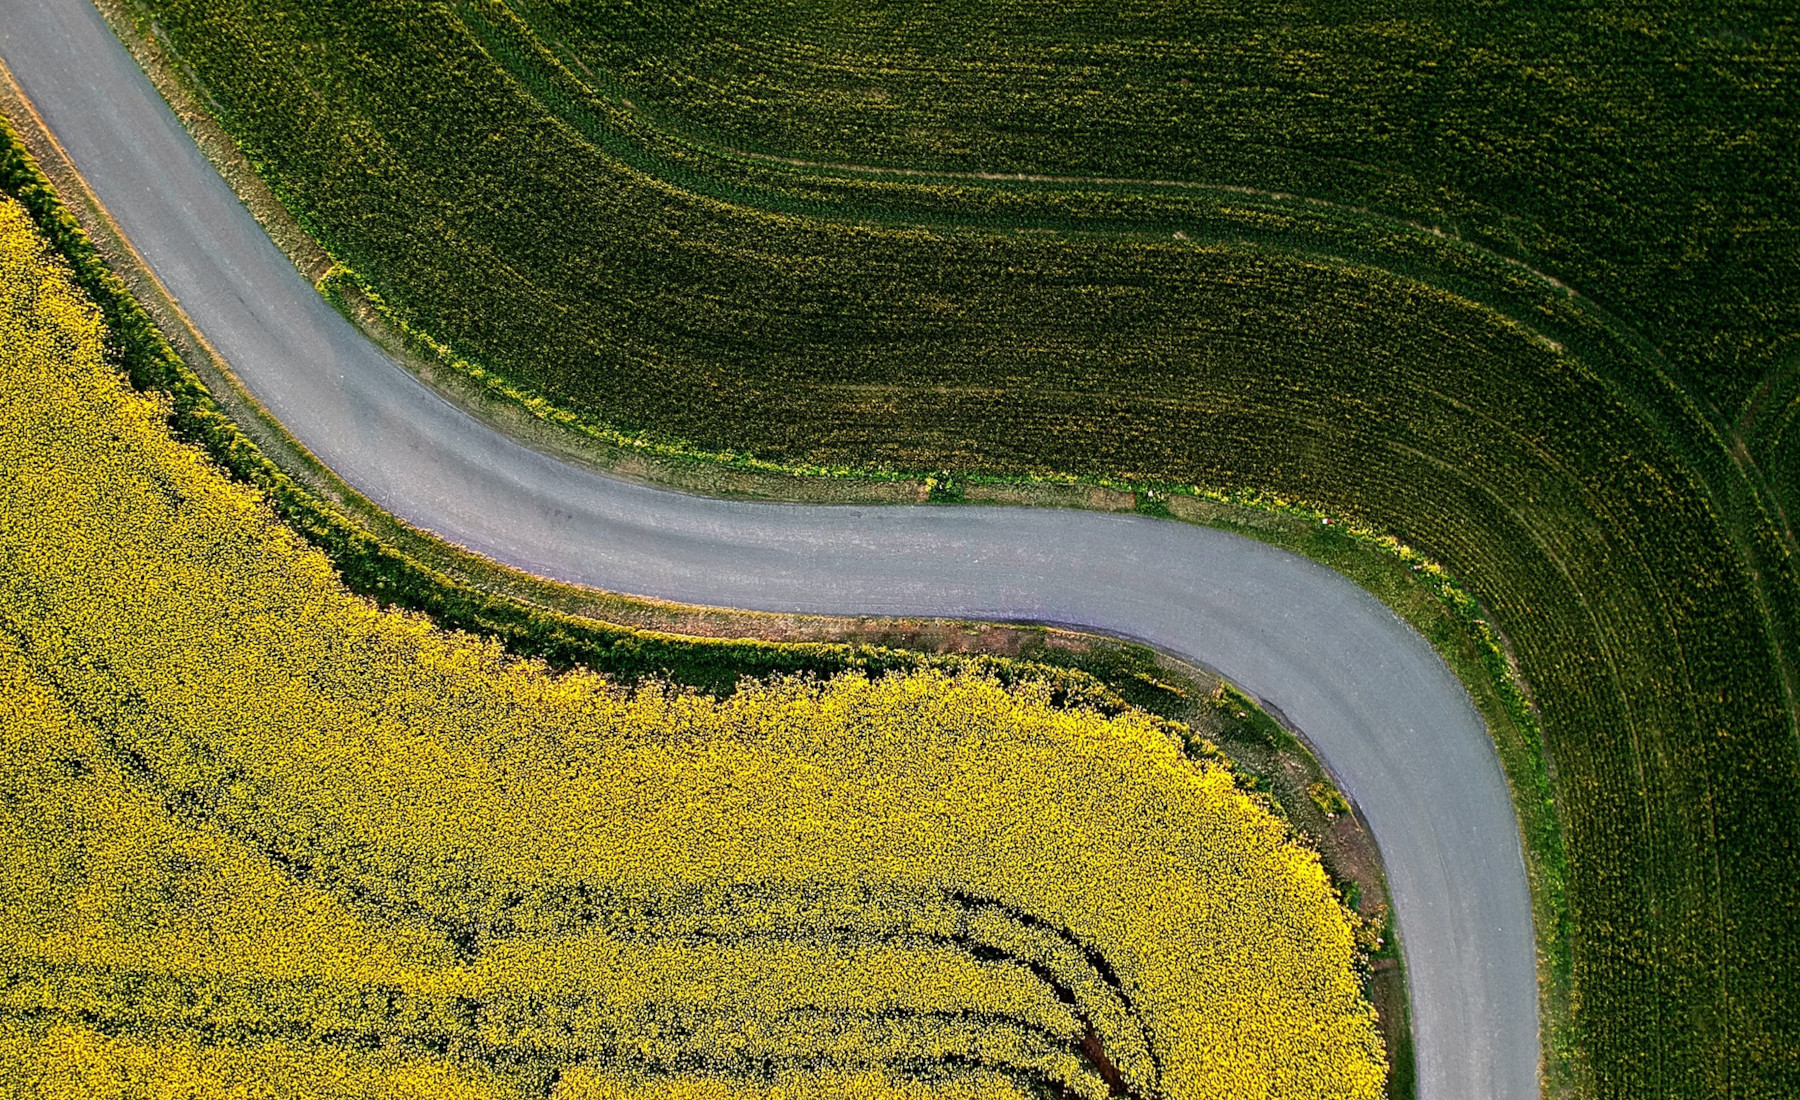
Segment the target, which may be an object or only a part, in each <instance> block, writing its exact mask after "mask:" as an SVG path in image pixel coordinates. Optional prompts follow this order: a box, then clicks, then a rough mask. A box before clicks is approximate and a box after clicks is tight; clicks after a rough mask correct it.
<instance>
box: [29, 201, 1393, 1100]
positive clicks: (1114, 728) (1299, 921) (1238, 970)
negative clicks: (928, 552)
mask: <svg viewBox="0 0 1800 1100" xmlns="http://www.w3.org/2000/svg"><path fill="white" fill-rule="evenodd" d="M105 341H106V332H105V329H104V327H103V325H102V323H101V321H100V319H99V316H98V314H97V313H96V311H95V310H94V309H93V308H92V307H91V306H90V305H89V304H87V303H86V302H85V301H84V300H83V299H82V298H81V296H80V295H79V293H78V292H77V291H76V290H75V289H74V287H73V286H72V285H71V283H70V281H69V279H68V277H67V275H66V273H65V272H64V270H63V268H62V267H61V265H60V263H59V262H57V261H56V260H54V259H52V258H51V257H50V256H49V255H47V253H46V252H45V251H44V248H43V245H42V244H41V242H40V240H39V238H38V237H37V235H36V234H35V231H34V230H33V228H32V225H31V223H30V221H29V219H28V217H27V216H26V215H25V214H24V212H23V211H22V210H21V209H20V208H18V207H17V206H16V205H13V204H12V203H10V202H7V201H5V200H0V737H3V739H4V744H0V970H3V972H4V975H5V977H4V981H3V982H0V1082H3V1083H0V1095H7V1096H27V1097H46V1098H49V1097H56V1098H61V1097H76V1096H81V1097H128V1096H129V1097H140V1096H141V1097H163V1096H170V1097H173V1096H194V1097H206V1098H211V1097H226V1096H230V1097H277V1096H281V1097H287V1096H292V1097H313V1096H320V1097H323V1096H370V1097H377V1096H380V1097H389V1096H415V1097H445V1098H449V1097H457V1098H470V1100H473V1098H478V1097H479V1098H486V1097H496V1098H497V1097H515V1096H525V1095H534V1096H544V1095H548V1096H551V1097H554V1098H557V1100H665V1098H666V1100H813V1098H826V1097H851V1096H855V1097H893V1098H895V1100H915V1098H918V1100H923V1098H925V1097H947V1098H955V1100H961V1098H965V1097H967V1098H974V1097H990V1096H993V1097H998V1096H1028V1095H1046V1094H1047V1095H1059V1094H1060V1095H1071V1096H1084V1097H1104V1096H1107V1095H1109V1094H1111V1095H1133V1096H1139V1097H1170V1098H1177V1097H1180V1098H1186V1097H1231V1098H1242V1097H1264V1096H1266V1097H1306V1098H1309V1100H1311V1098H1330V1097H1346V1098H1349V1097H1374V1096H1378V1095H1380V1093H1381V1090H1382V1083H1383V1074H1384V1063H1383V1056H1382V1052H1381V1049H1380V1045H1379V1041H1378V1039H1377V1037H1376V1032H1375V1027H1374V1017H1373V1013H1372V1011H1371V1009H1370V1008H1369V1006H1368V1005H1367V1003H1366V1002H1365V1001H1364V1000H1363V999H1362V998H1361V996H1360V994H1359V990H1358V985H1357V981H1356V978H1355V976H1354V970H1353V963H1354V946H1353V942H1352V922H1351V918H1350V917H1349V915H1348V914H1347V913H1346V912H1345V910H1344V909H1343V908H1342V906H1341V905H1340V904H1339V902H1338V901H1337V900H1336V898H1335V896H1334V895H1333V893H1332V891H1331V889H1330V887H1329V884H1328V882H1327V881H1326V878H1325V875H1324V874H1323V872H1322V871H1321V869H1320V867H1319V865H1318V862H1317V859H1316V858H1315V857H1314V856H1313V855H1312V854H1310V853H1308V852H1306V851H1305V850H1303V849H1301V848H1299V847H1297V846H1296V845H1294V844H1293V843H1292V842H1290V841H1289V840H1287V839H1286V837H1285V835H1284V832H1283V830H1282V828H1281V827H1280V826H1279V824H1278V823H1277V822H1275V821H1274V820H1273V819H1272V818H1271V817H1269V815H1268V814H1267V813H1266V812H1265V811H1264V810H1262V809H1261V808H1260V807H1258V806H1257V805H1256V804H1255V803H1253V802H1252V801H1250V800H1249V799H1248V798H1246V797H1245V796H1243V795H1242V794H1241V793H1239V792H1238V791H1237V790H1236V788H1235V787H1234V785H1233V783H1232V780H1231V777H1230V776H1229V774H1227V773H1226V772H1224V771H1222V770H1220V769H1217V768H1214V767H1210V766H1206V765H1202V764H1200V763H1196V762H1193V761H1191V760H1188V759H1186V758H1185V757H1184V756H1183V755H1182V753H1181V751H1180V750H1179V748H1178V747H1177V746H1176V745H1175V744H1173V743H1172V741H1171V740H1170V738H1169V737H1168V736H1167V735H1166V733H1165V732H1163V731H1162V730H1161V729H1160V728H1159V727H1157V726H1156V725H1154V724H1153V723H1151V722H1150V721H1148V720H1145V719H1140V718H1136V717H1132V716H1126V717H1120V718H1112V719H1107V718H1103V717H1100V716H1098V715H1095V714H1092V713H1087V712H1071V711H1065V710H1059V709H1056V708H1053V707H1052V706H1050V704H1049V702H1048V693H1047V692H1045V691H1036V690H1033V689H1029V688H1027V689H1020V690H1007V689H1003V688H1001V687H1000V686H998V685H996V684H994V683H992V682H989V681H986V680H982V679H978V678H973V677H961V678H956V677H950V676H946V675H943V674H940V673H926V674H916V675H913V676H910V677H905V678H900V677H890V678H886V679H880V680H873V681H871V680H868V679H864V678H857V677H850V678H845V679H841V680H837V681H833V682H831V683H827V684H814V683H806V682H798V681H780V682H774V683H769V684H746V685H744V686H743V687H742V688H741V689H740V690H739V691H738V692H737V693H736V694H734V695H732V696H730V697H729V698H727V699H725V700H723V701H718V700H714V699H712V698H710V697H706V696H700V695H694V694H687V693H681V692H676V691H673V690H670V689H666V688H657V689H650V690H639V691H636V692H629V693H628V692H625V691H622V690H621V689H619V688H617V687H615V686H613V685H611V684H609V683H608V682H607V681H605V680H603V679H600V678H598V677H594V676H589V675H583V674H572V675H562V676H553V675H550V674H548V673H547V672H546V671H545V670H544V669H543V668H541V667H539V666H535V665H532V664H529V663H523V662H518V661H514V660H510V659H508V658H506V657H505V656H504V655H503V654H501V653H500V652H499V650H498V649H497V648H496V647H495V646H493V645H491V644H488V643H485V642H483V641H480V640H477V639H471V638H468V637H463V636H456V635H450V634H446V633H444V632H442V631H439V630H437V629H435V628H433V627H432V626H431V625H430V624H429V623H426V622H424V621H422V620H419V619H417V618H413V617H408V616H404V615H400V614H395V613H390V612H382V611H378V610H376V609H374V608H373V607H371V606H370V605H368V604H367V603H365V602H363V601H361V600H359V599H357V598H355V597H354V596H352V595H350V594H348V593H347V592H346V591H344V590H343V589H342V588H341V587H340V586H339V585H338V583H337V582H336V579H335V577H334V576H333V574H332V572H331V570H330V568H329V567H328V566H327V564H326V562H325V561H324V559H323V558H321V557H320V556H319V555H317V554H316V553H313V552H311V551H310V550H308V549H307V548H306V547H305V546H304V544H303V543H302V542H301V541H300V540H299V539H298V538H297V537H296V536H294V535H293V534H292V533H290V532H288V531H286V530H285V529H283V528H282V527H280V526H279V525H278V524H276V523H275V522H273V521H272V520H271V519H270V517H269V514H268V513H267V511H266V510H265V509H264V508H263V507H262V506H261V505H260V503H259V501H258V500H257V499H256V498H255V496H254V495H253V494H252V493H250V492H248V491H247V490H245V489H243V488H242V487H240V486H237V485H234V484H232V483H229V482H227V481H226V480H224V479H223V478H222V477H221V476H220V475H219V474H218V473H217V472H216V471H215V470H214V469H213V468H211V467H210V466H208V465H207V464H206V462H205V461H204V460H203V459H202V458H201V457H199V456H198V455H197V454H196V453H194V452H192V451H190V450H188V449H186V448H184V447H183V446H181V445H179V444H178V443H176V442H175V441H173V440H172V439H171V438H170V437H169V435H168V434H167V432H166V431H165V429H164V427H163V422H162V413H161V410H160V409H159V407H158V406H157V405H156V403H155V402H154V401H152V400H150V399H148V398H144V397H141V396H138V395H135V394H133V393H131V392H129V391H128V390H127V389H126V388H125V387H124V385H123V384H122V382H121V381H120V380H119V379H118V377H117V376H116V374H115V373H114V371H113V370H112V369H111V367H110V366H109V364H108V362H107V360H106V356H105V352H104V348H105Z"/></svg>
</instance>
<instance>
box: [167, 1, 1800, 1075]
mask: <svg viewBox="0 0 1800 1100" xmlns="http://www.w3.org/2000/svg"><path fill="white" fill-rule="evenodd" d="M134 5H135V7H136V9H137V10H138V11H139V13H140V14H141V16H142V17H143V18H144V19H145V20H146V27H149V25H150V23H151V22H153V23H154V30H155V32H156V33H157V34H158V35H159V36H160V38H159V40H160V41H164V42H166V43H167V44H168V45H169V46H170V47H171V48H172V49H173V50H174V51H175V52H176V54H177V55H178V56H179V57H180V59H181V60H182V61H183V62H184V63H185V64H186V66H188V71H189V72H190V74H191V77H192V79H193V80H194V81H195V82H196V84H197V86H198V87H199V88H200V89H201V90H202V91H203V93H204V95H205V96H206V97H207V98H208V99H209V101H210V103H211V106H212V107H213V109H215V110H216V111H217V113H218V117H219V120H220V121H221V122H222V123H223V124H224V125H225V127H226V128H227V129H228V130H229V131H230V132H231V133H232V134H233V135H234V136H235V137H237V138H238V139H239V140H240V141H241V143H242V145H243V147H244V149H245V151H246V152H247V153H248V154H249V155H250V156H251V158H252V159H253V160H254V162H255V163H256V164H257V166H258V167H259V169H260V170H261V172H262V173H263V175H264V178H265V179H266V180H267V182H268V183H269V184H270V185H271V187H272V188H273V189H274V190H275V192H276V193H277V194H278V195H279V196H280V197H281V199H282V200H283V201H284V202H285V203H287V204H288V206H289V208H290V209H291V210H292V211H293V213H294V214H295V215H296V216H297V217H298V218H299V220H300V221H301V223H302V224H303V225H304V226H305V227H306V228H307V229H308V230H310V231H311V232H312V233H313V234H315V235H316V236H317V237H318V239H319V240H320V241H321V242H322V243H323V244H324V245H325V246H326V248H327V249H328V250H329V252H330V253H331V254H332V256H333V257H334V258H335V259H336V260H338V261H339V263H340V264H341V265H342V267H341V269H340V276H341V277H342V278H345V279H349V280H352V281H355V282H359V283H360V284H361V285H362V286H363V287H364V288H366V289H367V290H369V291H371V292H373V293H375V294H377V295H378V296H379V297H380V299H381V300H382V301H383V302H384V303H385V304H386V306H387V308H388V309H389V310H391V312H392V315H393V317H394V318H395V319H396V320H397V321H399V322H401V323H403V324H404V325H405V326H408V327H409V328H410V329H412V330H413V331H414V332H415V333H417V334H420V335H421V336H423V337H428V338H429V339H430V340H432V341H435V342H437V343H438V344H440V345H442V346H444V347H447V348H449V349H452V350H453V351H454V352H455V354H456V355H458V356H461V357H462V358H463V359H465V360H467V361H468V362H471V363H475V364H479V365H480V366H481V367H482V368H484V369H486V370H489V371H492V372H494V373H495V374H496V375H498V376H499V377H501V378H503V379H505V380H506V381H507V382H509V383H511V384H513V385H516V386H518V387H521V388H523V389H525V390H528V391H533V392H538V393H541V394H544V395H547V396H549V397H550V398H551V399H553V400H554V401H556V402H557V403H559V404H561V405H562V406H564V407H565V408H567V409H569V410H571V411H573V412H574V413H577V414H579V415H580V416H582V417H585V418H587V419H588V420H589V421H591V422H592V423H593V424H595V425H599V426H602V427H604V428H607V429H609V430H617V431H621V432H627V433H639V434H641V435H642V436H644V437H645V438H647V439H653V440H658V441H662V442H665V443H672V444H676V445H681V446H687V447H691V448H693V449H695V450H699V451H708V452H730V453H733V454H739V455H742V454H752V455H755V456H757V457H758V458H761V459H766V460H769V461H772V462H777V463H783V464H788V465H793V466H797V467H798V466H824V467H834V468H835V467H849V468H858V469H869V470H874V469H889V470H891V469H901V470H918V471H934V470H948V471H952V472H955V473H980V474H991V475H1004V476H1020V477H1026V476H1064V475H1072V476H1076V477H1083V478H1092V479H1111V480H1115V481H1126V482H1134V483H1137V484H1141V485H1147V486H1157V487H1162V488H1171V489H1178V488H1181V487H1187V486H1199V487H1202V488H1206V489H1214V490H1226V491H1238V490H1248V491H1251V492H1255V493H1262V494H1270V495H1278V496H1281V497H1284V498H1287V499H1293V500H1301V501H1306V502H1310V503H1312V504H1314V505H1316V506H1318V507H1321V508H1323V509H1326V510H1328V511H1330V512H1333V513H1335V514H1338V515H1343V516H1346V517H1349V518H1352V519H1355V520H1358V521H1360V522H1362V523H1364V524H1366V525H1368V526H1369V527H1371V528H1374V529H1377V530H1381V531H1387V532H1391V533H1393V534H1394V535H1396V536H1397V537H1399V538H1400V539H1402V540H1404V541H1405V542H1407V543H1408V544H1410V545H1412V546H1415V547H1418V548H1419V549H1421V550H1423V551H1424V552H1426V553H1427V554H1429V555H1431V556H1432V557H1433V558H1434V559H1436V560H1437V561H1440V562H1442V563H1444V564H1445V565H1446V566H1447V567H1448V568H1449V569H1450V570H1451V572H1452V573H1453V574H1454V575H1455V576H1456V577H1457V578H1458V579H1459V580H1460V581H1461V583H1462V584H1463V585H1464V586H1465V587H1466V588H1467V589H1468V590H1469V591H1471V592H1473V593H1474V594H1475V595H1476V596H1478V597H1479V599H1480V600H1481V601H1482V603H1483V605H1484V607H1485V608H1486V611H1487V613H1488V615H1489V616H1490V617H1491V619H1492V621H1493V622H1494V623H1495V624H1497V625H1498V627H1499V628H1500V629H1501V630H1502V631H1503V632H1504V634H1505V636H1506V638H1507V640H1508V642H1509V644H1510V654H1511V656H1512V658H1513V659H1514V660H1516V664H1517V667H1518V670H1519V674H1520V677H1521V679H1522V681H1523V683H1524V684H1526V685H1527V687H1528V689H1529V691H1530V696H1531V700H1532V702H1533V704H1534V706H1535V707H1536V709H1537V711H1538V714H1539V716H1540V718H1541V725H1542V729H1543V736H1544V740H1545V745H1544V749H1545V759H1546V761H1547V763H1546V768H1547V777H1548V782H1549V784H1550V789H1551V790H1552V791H1553V792H1554V798H1555V804H1554V810H1555V814H1556V817H1557V820H1558V821H1559V822H1560V826H1561V843H1562V845H1563V848H1562V852H1563V854H1562V855H1559V856H1557V857H1556V858H1555V859H1553V860H1551V861H1550V862H1549V863H1548V864H1547V865H1548V866H1549V867H1550V868H1551V870H1552V871H1553V872H1554V874H1553V875H1552V876H1551V878H1552V879H1554V881H1552V880H1550V879H1540V881H1539V883H1538V886H1539V889H1540V901H1541V902H1542V901H1543V900H1544V898H1545V897H1546V896H1548V897H1550V899H1551V900H1550V902H1549V903H1548V911H1549V912H1550V913H1552V914H1553V916H1552V919H1551V920H1550V921H1549V922H1548V924H1547V926H1546V927H1544V928H1542V929H1540V934H1541V940H1542V942H1543V944H1544V946H1545V954H1544V958H1543V969H1544V976H1545V978H1546V982H1547V987H1548V989H1549V990H1550V992H1551V997H1552V1001H1553V1003H1554V1005H1556V1006H1561V1008H1559V1010H1558V1012H1557V1013H1555V1014H1554V1016H1555V1019H1554V1020H1553V1023H1554V1024H1555V1029H1554V1030H1553V1031H1552V1033H1550V1034H1548V1035H1547V1036H1546V1038H1547V1040H1548V1044H1549V1054H1550V1060H1549V1064H1548V1065H1547V1074H1548V1079H1549V1081H1550V1082H1551V1085H1552V1087H1553V1088H1557V1089H1568V1090H1572V1091H1575V1092H1580V1093H1591V1094H1593V1095H1598V1096H1606V1097H1621V1098H1624V1097H1630V1098H1636V1097H1642V1096H1703V1095H1704V1096H1714V1095H1742V1096H1770V1097H1775V1096H1783V1095H1791V1094H1792V1093H1793V1092H1794V1091H1795V1090H1796V1087H1797V1083H1800V1005H1797V1004H1796V1002H1795V1000H1794V999H1793V998H1792V997H1790V996H1787V995H1786V994H1785V990H1784V988H1783V983H1782V982H1780V981H1776V980H1771V975H1781V974H1787V973H1792V972H1795V971H1796V969H1797V968H1800V938H1797V937H1796V934H1795V931H1794V928H1795V924H1796V920H1797V919H1800V879H1797V878H1796V874H1795V870H1796V853H1795V841H1794V839H1793V836H1794V822H1795V821H1796V820H1797V819H1800V742H1797V738H1796V724H1795V715H1796V696H1795V689H1796V678H1795V675H1794V669H1793V654H1794V646H1795V644H1796V642H1797V641H1800V635H1797V633H1796V625H1797V623H1800V619H1797V616H1800V587H1797V586H1796V578H1795V575H1794V562H1793V552H1794V548H1795V542H1794V538H1793V530H1792V527H1791V525H1790V523H1789V520H1788V518H1787V517H1788V516H1789V515H1790V514H1791V513H1792V512H1793V511H1794V510H1795V509H1796V508H1800V472H1797V471H1800V427H1796V422H1797V421H1800V416H1796V409H1797V408H1800V236H1797V234H1796V227H1797V219H1800V214H1796V211H1800V172H1796V171H1794V168H1793V157H1792V153H1791V150H1792V149H1793V148H1796V147H1800V116H1797V115H1796V113H1795V111H1794V109H1793V104H1794V103H1795V101H1796V98H1797V97H1800V89H1797V87H1796V79H1797V76H1796V72H1797V70H1796V65H1797V64H1800V36H1797V35H1796V27H1795V21H1794V17H1793V15H1792V14H1791V13H1790V12H1789V11H1788V10H1787V9H1786V8H1785V7H1782V6H1778V5H1774V4H1764V5H1755V4H1747V5H1739V6H1729V5H1724V4H1714V5H1705V6H1703V7H1697V6H1694V5H1675V4H1667V3H1662V4H1659V3H1647V4H1640V5H1635V6H1631V7H1623V6H1620V5H1614V4H1597V5H1588V6H1575V5H1510V6H1498V5H1479V6H1476V5H1471V6H1465V7H1463V8H1459V9H1456V10H1453V11H1449V10H1446V11H1439V10H1435V9H1426V8H1424V7H1422V6H1413V5H1397V4H1395V5H1379V6H1372V5H1367V4H1365V5H1343V6H1342V7H1339V8H1333V7H1330V6H1312V7H1306V6H1299V5H1289V4H1257V3H1243V4H1235V5H1229V6H1221V7H1218V8H1213V7H1208V6H1203V5H1199V4H1171V5H1149V4H1144V5H1084V4H1079V3H1073V4H1043V5H1038V4H1025V3H1020V2H1017V0H1013V2H1006V3H1002V2H995V3H988V4H976V3H969V4H961V5H941V6H937V7H932V8H912V7H897V6H889V5H868V6H867V8H866V10H860V9H846V8H845V7H843V6H840V5H808V4H797V5H792V6H787V7H783V8H780V9H778V10H776V9H769V8H756V7H749V6H741V7H740V6H731V7H729V8H727V9H719V8H717V7H716V6H713V5H673V4H664V3H660V2H656V0H643V2H638V3H632V4H629V5H625V4H619V5H611V4H603V3H557V2H548V0H517V2H516V3H514V4H510V5H509V4H504V3H500V2H498V0H457V2H451V3H425V2H421V0H357V2H355V3H349V2H338V0H326V2H306V3H301V2H299V0H231V2H226V0H134ZM1514 778H1515V780H1519V779H1520V778H1521V777H1519V776H1515V777H1514ZM1524 778H1525V779H1527V780H1532V779H1533V777H1524ZM1522 789H1523V790H1525V791H1527V792H1528V791H1529V790H1530V789H1531V784H1530V782H1527V783H1526V785H1525V787H1523V788H1522Z"/></svg>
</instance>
